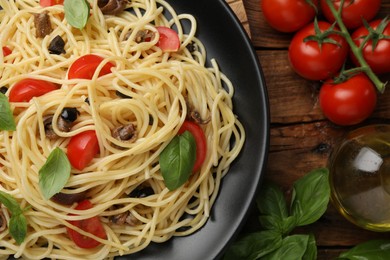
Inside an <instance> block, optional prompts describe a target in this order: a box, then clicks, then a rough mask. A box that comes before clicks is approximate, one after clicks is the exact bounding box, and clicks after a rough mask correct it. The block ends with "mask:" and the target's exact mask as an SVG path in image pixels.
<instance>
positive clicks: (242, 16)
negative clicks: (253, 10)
mask: <svg viewBox="0 0 390 260" xmlns="http://www.w3.org/2000/svg"><path fill="white" fill-rule="evenodd" d="M226 2H227V3H228V4H229V6H230V7H231V8H232V10H233V12H234V13H235V14H236V15H237V18H238V19H239V20H240V22H241V24H242V25H243V26H244V28H245V30H246V32H247V33H248V35H249V36H251V31H250V27H249V21H248V17H247V15H246V10H245V7H244V2H243V1H242V0H226Z"/></svg>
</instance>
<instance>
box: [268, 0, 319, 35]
mask: <svg viewBox="0 0 390 260" xmlns="http://www.w3.org/2000/svg"><path fill="white" fill-rule="evenodd" d="M314 7H318V0H313V1H312V5H310V4H309V3H308V1H307V0H294V1H292V0H261V10H262V11H263V15H264V18H265V20H266V21H267V22H268V24H269V25H270V26H271V27H273V28H274V29H276V30H278V31H281V32H295V31H297V30H299V29H301V28H302V27H304V26H305V25H306V24H308V23H310V22H311V21H313V19H314V17H315V15H316V12H317V11H316V8H314Z"/></svg>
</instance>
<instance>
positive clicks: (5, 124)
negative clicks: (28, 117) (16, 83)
mask: <svg viewBox="0 0 390 260" xmlns="http://www.w3.org/2000/svg"><path fill="white" fill-rule="evenodd" d="M0 130H7V131H15V130H16V124H15V120H14V116H13V114H12V111H11V107H10V104H9V102H8V98H7V97H6V96H5V95H4V94H3V93H0Z"/></svg>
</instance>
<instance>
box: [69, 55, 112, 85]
mask: <svg viewBox="0 0 390 260" xmlns="http://www.w3.org/2000/svg"><path fill="white" fill-rule="evenodd" d="M102 61H103V58H102V57H100V56H97V55H94V54H87V55H84V56H81V57H80V58H78V59H77V60H76V61H74V62H73V63H72V65H71V66H70V67H69V71H68V79H92V77H93V74H94V73H95V71H96V69H97V67H98V66H99V65H100V63H101V62H102ZM114 66H115V65H114V64H113V63H111V62H108V63H106V64H105V65H104V66H103V68H102V69H101V71H100V73H99V77H100V76H103V75H106V74H108V73H111V68H112V67H114Z"/></svg>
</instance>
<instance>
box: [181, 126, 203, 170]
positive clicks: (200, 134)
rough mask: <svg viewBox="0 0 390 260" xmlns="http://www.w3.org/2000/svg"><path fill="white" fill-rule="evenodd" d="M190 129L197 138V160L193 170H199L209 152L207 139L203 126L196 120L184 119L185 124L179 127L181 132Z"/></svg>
mask: <svg viewBox="0 0 390 260" xmlns="http://www.w3.org/2000/svg"><path fill="white" fill-rule="evenodd" d="M185 131H189V132H190V133H191V134H192V135H193V136H194V138H195V142H196V160H195V164H194V168H193V170H192V172H197V171H198V170H199V169H200V167H201V166H202V164H203V162H204V160H205V158H206V153H207V141H206V136H205V135H204V132H203V130H202V128H201V127H200V126H199V125H198V124H197V123H195V122H192V121H184V123H183V125H182V126H181V128H180V129H179V134H182V133H184V132H185Z"/></svg>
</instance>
